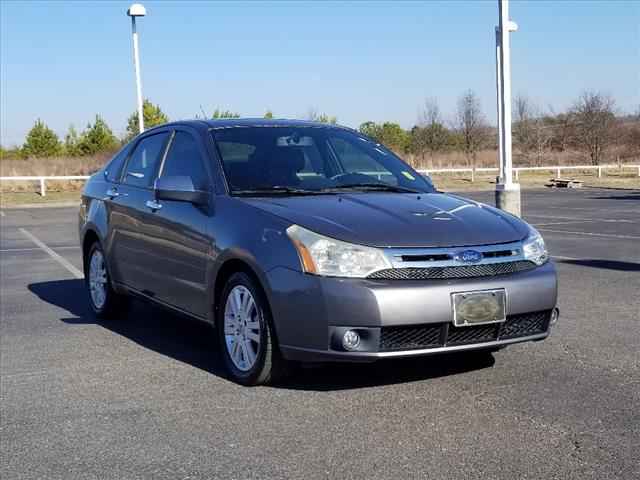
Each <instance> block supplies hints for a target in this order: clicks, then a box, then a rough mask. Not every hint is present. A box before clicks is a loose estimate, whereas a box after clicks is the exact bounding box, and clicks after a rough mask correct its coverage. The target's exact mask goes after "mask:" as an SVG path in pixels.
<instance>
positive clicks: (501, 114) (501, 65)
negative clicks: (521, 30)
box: [496, 0, 520, 216]
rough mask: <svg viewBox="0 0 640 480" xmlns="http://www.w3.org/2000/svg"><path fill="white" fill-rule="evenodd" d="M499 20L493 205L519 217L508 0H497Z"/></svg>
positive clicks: (512, 27) (513, 26)
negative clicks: (496, 161)
mask: <svg viewBox="0 0 640 480" xmlns="http://www.w3.org/2000/svg"><path fill="white" fill-rule="evenodd" d="M498 11H499V14H500V23H499V25H498V26H497V27H496V87H497V88H496V90H497V93H498V95H497V96H498V140H499V141H498V151H499V152H500V179H499V181H498V183H497V184H496V206H497V207H498V208H501V209H502V210H506V211H507V212H509V213H513V214H514V215H517V216H520V184H519V183H514V182H513V162H512V157H511V56H510V48H511V47H510V38H509V34H510V33H511V32H515V31H517V30H518V25H517V24H516V23H515V22H512V21H511V20H509V0H498Z"/></svg>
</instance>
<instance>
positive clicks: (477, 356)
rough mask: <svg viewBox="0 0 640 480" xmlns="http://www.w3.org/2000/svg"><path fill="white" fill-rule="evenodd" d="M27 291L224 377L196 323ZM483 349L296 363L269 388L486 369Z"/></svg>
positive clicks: (74, 288) (345, 386) (52, 291)
mask: <svg viewBox="0 0 640 480" xmlns="http://www.w3.org/2000/svg"><path fill="white" fill-rule="evenodd" d="M28 288H29V290H30V291H31V292H32V293H34V294H35V295H37V296H38V298H40V299H41V300H43V301H44V302H47V303H49V304H51V305H55V306H57V307H59V308H62V309H64V310H66V311H67V312H69V314H70V315H71V316H70V317H65V318H61V319H60V320H61V321H62V322H64V323H66V324H69V325H88V324H94V325H99V326H101V327H103V328H106V329H108V330H110V331H112V332H114V333H116V334H118V335H122V336H123V337H125V338H127V339H129V340H131V341H133V342H135V343H136V344H138V345H140V346H141V347H144V348H147V349H150V350H153V351H155V352H157V353H160V354H162V355H166V356H168V357H170V358H173V359H175V360H178V361H180V362H184V363H187V364H189V365H192V366H194V367H196V368H199V369H201V370H204V371H206V372H209V373H212V374H214V375H216V376H218V377H221V378H225V379H228V377H227V375H226V373H225V369H224V366H223V364H222V360H221V359H220V356H219V353H218V351H217V349H216V348H215V346H214V345H215V343H214V342H215V337H214V331H213V329H212V328H211V327H210V326H209V325H207V324H205V323H202V322H198V321H196V320H192V319H189V318H187V317H182V316H178V315H175V314H173V313H171V312H169V311H167V310H164V309H162V308H159V307H155V306H153V305H149V304H146V303H144V302H141V301H137V300H134V301H133V302H132V303H131V306H130V308H129V309H128V310H127V312H126V313H123V314H122V316H123V318H115V319H112V320H100V319H97V318H96V317H95V316H94V315H93V312H92V311H91V310H90V308H89V306H88V304H87V298H86V293H85V289H84V281H83V280H81V279H73V280H55V281H48V282H38V283H32V284H30V285H29V286H28ZM494 363H495V360H494V358H493V355H491V354H488V353H473V352H469V353H457V354H455V355H451V354H445V355H436V356H432V357H416V358H412V359H394V360H384V361H380V362H376V363H371V364H349V363H335V364H331V363H330V364H321V365H302V366H296V368H295V369H294V370H293V372H292V374H291V375H290V376H288V377H287V378H286V379H284V380H283V381H281V382H279V383H277V384H275V385H274V388H282V389H292V390H309V391H334V390H349V389H357V388H366V387H374V386H382V385H391V384H399V383H407V382H414V381H421V380H428V379H433V378H438V377H442V376H450V375H455V374H460V373H465V372H470V371H474V370H479V369H484V368H489V367H492V366H493V365H494Z"/></svg>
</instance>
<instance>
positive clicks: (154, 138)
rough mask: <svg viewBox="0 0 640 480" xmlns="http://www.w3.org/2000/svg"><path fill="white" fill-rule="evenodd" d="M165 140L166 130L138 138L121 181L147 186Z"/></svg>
mask: <svg viewBox="0 0 640 480" xmlns="http://www.w3.org/2000/svg"><path fill="white" fill-rule="evenodd" d="M166 140H167V133H166V132H163V133H158V134H156V135H151V136H149V137H145V138H143V139H142V140H140V141H139V142H138V145H136V148H135V150H134V151H133V153H132V154H131V157H130V158H129V161H128V162H127V167H126V170H125V174H124V179H123V180H122V181H123V183H126V184H127V185H133V186H134V187H143V188H149V187H150V186H151V182H152V181H153V179H154V177H155V174H156V171H157V166H158V163H159V162H160V159H161V157H162V153H163V152H164V146H165V142H166Z"/></svg>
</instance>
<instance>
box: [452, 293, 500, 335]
mask: <svg viewBox="0 0 640 480" xmlns="http://www.w3.org/2000/svg"><path fill="white" fill-rule="evenodd" d="M451 303H452V304H453V324H454V325H455V326H457V327H464V326H469V325H482V324H486V323H499V322H504V321H505V319H506V294H505V291H504V289H499V290H482V291H476V292H460V293H452V294H451Z"/></svg>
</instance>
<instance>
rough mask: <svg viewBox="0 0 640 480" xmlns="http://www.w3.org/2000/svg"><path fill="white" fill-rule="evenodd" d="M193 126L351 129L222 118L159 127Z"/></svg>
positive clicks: (267, 119)
mask: <svg viewBox="0 0 640 480" xmlns="http://www.w3.org/2000/svg"><path fill="white" fill-rule="evenodd" d="M178 125H183V126H191V127H194V128H197V129H202V128H231V127H333V128H340V129H344V130H351V129H350V128H347V127H343V126H341V125H335V124H330V123H321V122H312V121H309V120H288V119H272V118H221V119H215V120H180V121H176V122H170V123H165V124H162V125H158V126H157V127H153V128H150V129H149V131H150V130H153V129H156V128H164V127H171V126H178Z"/></svg>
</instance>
